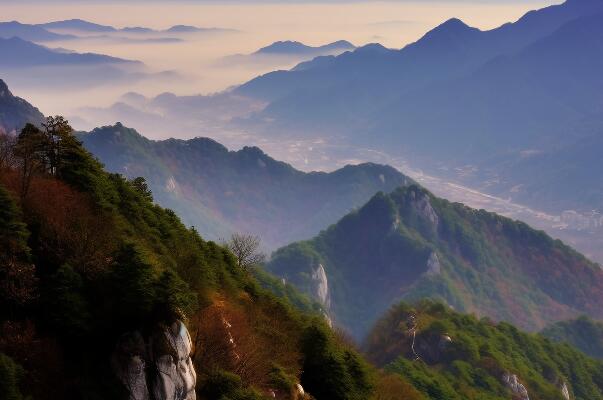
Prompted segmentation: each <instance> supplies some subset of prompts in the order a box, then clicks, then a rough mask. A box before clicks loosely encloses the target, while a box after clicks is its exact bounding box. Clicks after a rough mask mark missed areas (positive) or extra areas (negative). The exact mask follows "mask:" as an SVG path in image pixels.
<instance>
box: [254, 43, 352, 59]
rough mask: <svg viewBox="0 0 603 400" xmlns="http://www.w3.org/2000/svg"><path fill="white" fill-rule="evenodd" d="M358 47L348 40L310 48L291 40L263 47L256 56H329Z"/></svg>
mask: <svg viewBox="0 0 603 400" xmlns="http://www.w3.org/2000/svg"><path fill="white" fill-rule="evenodd" d="M355 48H356V46H354V45H353V44H352V43H350V42H348V41H346V40H339V41H337V42H333V43H329V44H325V45H322V46H308V45H305V44H303V43H301V42H295V41H291V40H286V41H279V42H274V43H272V44H271V45H269V46H266V47H262V48H261V49H259V50H258V51H256V52H255V53H253V54H255V55H262V54H263V55H268V54H271V55H308V54H328V53H334V52H342V51H346V50H353V49H355Z"/></svg>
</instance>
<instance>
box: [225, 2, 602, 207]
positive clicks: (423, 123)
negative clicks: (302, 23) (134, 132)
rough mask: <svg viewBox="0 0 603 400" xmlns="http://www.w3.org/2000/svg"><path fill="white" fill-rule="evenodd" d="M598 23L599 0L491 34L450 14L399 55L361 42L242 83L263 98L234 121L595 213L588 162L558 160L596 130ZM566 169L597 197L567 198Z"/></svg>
mask: <svg viewBox="0 0 603 400" xmlns="http://www.w3.org/2000/svg"><path fill="white" fill-rule="evenodd" d="M602 22H603V2H601V1H600V0H569V1H567V2H565V3H563V4H560V5H554V6H551V7H547V8H544V9H541V10H535V11H532V12H530V13H528V14H526V15H525V16H524V17H522V18H521V19H520V20H518V21H516V22H514V23H508V24H505V25H503V26H501V27H499V28H496V29H493V30H488V31H481V30H479V29H476V28H473V27H470V26H468V25H467V24H465V23H464V22H462V21H460V20H458V19H451V20H449V21H446V22H444V23H443V24H441V25H440V26H437V27H436V28H434V29H433V30H431V31H430V32H428V33H426V34H425V35H424V36H423V37H422V38H421V39H419V40H418V41H417V42H415V43H411V44H409V45H407V46H405V47H404V48H402V49H400V50H391V49H386V48H384V47H382V46H380V45H377V44H372V45H367V46H364V47H361V48H358V49H357V50H355V51H353V52H348V53H345V54H343V55H340V56H337V57H320V58H317V59H315V60H314V61H311V62H306V63H303V64H301V65H299V66H297V67H296V68H293V69H292V70H290V71H275V72H272V73H268V74H265V75H262V76H259V77H257V78H255V79H253V80H251V81H249V82H247V83H244V84H243V85H241V86H240V87H238V88H237V89H236V90H235V92H236V93H237V94H240V95H244V96H248V97H251V98H254V99H259V100H261V101H265V102H267V103H268V105H267V107H266V108H265V109H264V110H263V111H262V112H259V113H257V114H256V115H255V116H253V117H250V118H247V119H245V120H243V121H241V122H239V124H240V125H241V126H244V127H247V128H249V129H255V131H256V132H269V133H271V134H273V135H275V136H281V135H283V133H284V132H286V133H287V134H288V135H291V136H304V137H307V136H308V135H316V136H317V137H326V136H331V135H341V136H342V137H345V138H346V140H347V142H348V143H353V144H358V145H362V146H370V147H373V148H377V149H379V150H383V151H386V152H390V154H392V155H393V156H398V155H399V154H403V155H404V156H405V157H407V158H408V159H409V160H411V161H412V162H414V163H415V165H416V166H417V167H420V168H423V169H426V170H428V171H430V172H432V173H434V174H440V175H445V176H446V177H447V178H454V179H458V180H461V181H463V182H464V183H466V184H469V185H471V186H473V187H479V188H481V189H482V190H484V191H486V192H488V193H492V194H496V195H499V196H500V197H503V198H511V199H514V200H516V201H519V202H526V203H527V205H530V206H533V207H535V208H536V207H542V208H545V209H546V210H547V211H553V212H557V213H559V212H561V211H563V210H566V209H579V210H582V211H590V210H592V209H593V208H596V209H602V208H603V204H602V203H601V198H602V197H601V193H603V185H602V184H601V180H600V179H598V177H597V176H596V174H594V173H593V171H594V168H592V167H591V165H590V163H589V162H588V161H587V160H584V161H583V160H581V159H580V158H579V157H577V158H572V159H569V160H567V159H562V160H559V159H558V157H557V156H558V154H563V153H564V152H565V150H568V151H571V149H572V148H574V147H576V146H578V145H580V144H581V143H583V142H584V141H586V140H588V139H589V138H591V141H592V137H595V136H600V132H599V130H598V129H597V126H598V124H599V123H600V121H601V118H602V114H601V110H600V109H599V108H597V106H596V104H600V102H601V101H602V98H601V93H603V90H601V89H602V85H603V83H602V81H601V76H600V74H597V71H599V70H600V69H601V68H602V65H603V59H602V58H601V54H602V47H601V46H602V45H601V43H602V42H603V41H602V40H601V38H602V37H603V23H602ZM266 121H270V122H269V123H267V122H266ZM532 157H533V158H534V159H532ZM551 160H552V161H551ZM558 161H562V162H558ZM544 163H546V167H545V168H543V169H538V167H537V166H536V165H539V164H544ZM469 167H470V168H469ZM467 169H470V171H471V173H466V170H467ZM549 169H550V170H551V173H550V174H549V176H547V177H546V178H547V180H546V181H544V182H543V181H541V180H539V177H538V175H539V173H540V171H542V170H549ZM459 170H460V171H461V172H459ZM516 172H517V173H516ZM568 174H571V175H572V177H576V178H577V179H576V180H573V179H572V180H569V181H570V182H572V183H575V185H576V186H579V190H588V191H594V192H596V194H595V195H594V196H589V197H588V198H584V199H575V197H574V198H571V197H570V196H567V191H565V189H564V183H566V177H567V175H568ZM551 198H553V199H555V201H551V200H550V199H551Z"/></svg>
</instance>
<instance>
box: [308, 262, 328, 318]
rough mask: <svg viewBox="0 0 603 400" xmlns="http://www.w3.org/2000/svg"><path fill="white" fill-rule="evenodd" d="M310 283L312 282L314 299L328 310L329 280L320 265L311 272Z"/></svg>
mask: <svg viewBox="0 0 603 400" xmlns="http://www.w3.org/2000/svg"><path fill="white" fill-rule="evenodd" d="M312 281H313V282H314V288H313V290H314V293H313V294H314V297H315V298H317V299H318V300H319V301H320V303H321V304H322V305H323V306H324V307H325V308H326V309H327V310H328V309H329V308H330V307H331V296H330V294H329V280H328V279H327V273H326V271H325V268H324V267H323V266H322V264H318V267H317V268H316V269H315V270H313V271H312Z"/></svg>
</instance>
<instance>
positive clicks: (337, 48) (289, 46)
mask: <svg viewBox="0 0 603 400" xmlns="http://www.w3.org/2000/svg"><path fill="white" fill-rule="evenodd" d="M354 49H356V46H354V45H353V44H352V43H350V42H348V41H346V40H338V41H336V42H333V43H329V44H325V45H321V46H309V45H306V44H304V43H301V42H297V41H292V40H284V41H278V42H274V43H272V44H270V45H268V46H265V47H262V48H261V49H258V50H257V51H255V52H253V53H251V54H235V55H231V56H226V57H223V58H222V59H221V60H220V61H219V62H218V64H219V65H223V66H232V65H238V64H241V63H254V64H270V63H275V62H284V61H289V62H302V61H308V60H311V59H313V58H314V57H319V56H331V55H338V54H341V53H344V52H346V51H352V50H354Z"/></svg>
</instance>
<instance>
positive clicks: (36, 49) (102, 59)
mask: <svg viewBox="0 0 603 400" xmlns="http://www.w3.org/2000/svg"><path fill="white" fill-rule="evenodd" d="M0 52H2V54H10V57H3V58H2V59H1V60H0V66H2V67H5V68H22V67H41V66H90V65H107V64H130V65H132V64H140V62H138V61H131V60H125V59H123V58H117V57H111V56H106V55H102V54H94V53H75V52H69V51H64V50H56V49H50V48H48V47H45V46H41V45H38V44H35V43H32V42H28V41H26V40H23V39H20V38H18V37H13V38H10V39H2V38H0Z"/></svg>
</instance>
